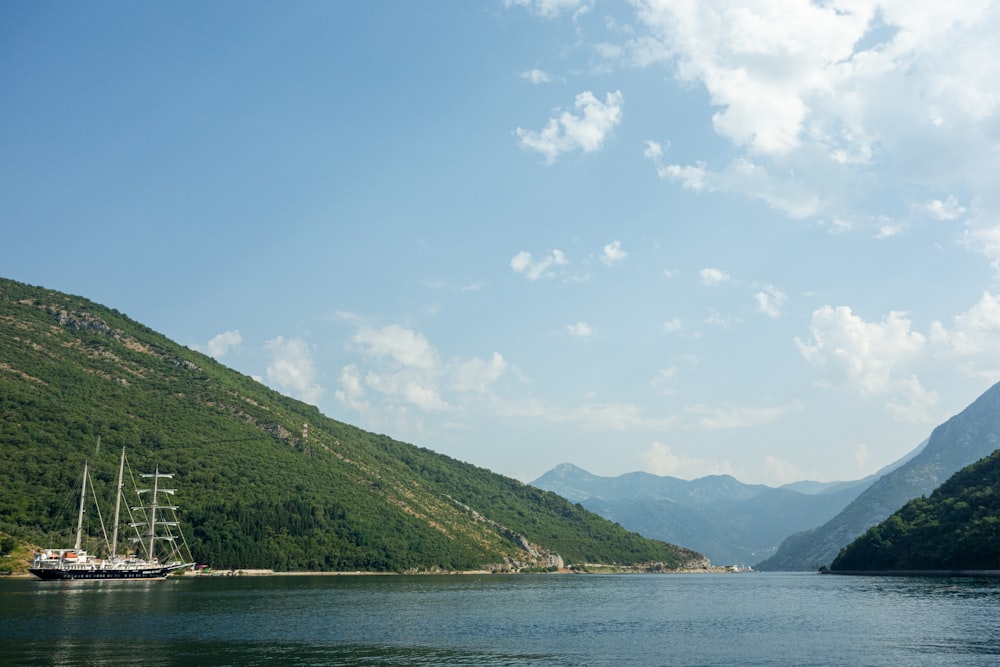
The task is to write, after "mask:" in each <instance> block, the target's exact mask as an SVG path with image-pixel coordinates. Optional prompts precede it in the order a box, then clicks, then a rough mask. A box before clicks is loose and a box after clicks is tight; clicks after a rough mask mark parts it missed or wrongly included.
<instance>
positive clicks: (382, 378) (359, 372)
mask: <svg viewBox="0 0 1000 667" xmlns="http://www.w3.org/2000/svg"><path fill="white" fill-rule="evenodd" d="M341 319H346V320H347V321H350V322H352V323H353V324H354V325H355V326H356V327H357V330H356V331H355V334H354V336H353V337H352V339H351V340H352V343H353V344H354V348H353V349H354V351H355V352H357V353H358V354H359V359H358V360H357V361H356V362H354V363H351V364H348V365H346V366H344V368H343V370H342V371H341V376H340V389H339V390H338V391H337V392H336V394H335V396H336V398H337V400H339V401H340V402H341V403H343V404H344V405H346V406H348V407H350V408H351V409H354V410H356V411H358V412H359V413H362V414H365V415H366V416H368V417H369V418H372V419H376V420H379V419H381V420H383V421H384V420H385V419H386V418H387V417H391V418H392V419H393V420H394V423H395V424H396V425H397V426H399V427H402V428H405V427H407V426H408V424H406V423H405V422H406V420H407V419H408V418H409V417H408V412H407V410H406V408H407V407H411V408H413V407H415V408H418V409H419V410H421V411H430V412H440V411H448V410H452V409H454V408H455V407H456V405H461V404H462V402H463V401H465V400H466V399H467V398H469V397H472V396H475V395H480V394H486V393H488V392H489V391H490V387H491V386H492V385H493V384H494V383H495V382H497V381H498V380H499V379H500V378H501V377H502V376H503V375H504V374H505V373H506V372H507V370H508V369H509V365H508V363H507V361H506V360H505V359H504V358H503V356H502V355H501V354H500V353H499V352H494V353H493V354H492V355H491V356H490V357H488V358H486V359H483V358H480V357H472V358H468V359H460V358H456V359H453V360H451V361H447V362H446V361H443V360H442V359H441V356H440V354H439V353H438V351H437V349H436V348H435V347H434V346H433V345H432V344H431V343H430V341H428V340H427V338H426V337H425V336H424V335H423V334H421V333H419V332H417V331H414V330H413V329H411V328H409V327H405V326H402V325H399V324H389V325H386V326H383V327H372V326H369V325H367V324H365V323H364V322H363V321H361V320H360V319H359V318H356V317H353V316H348V317H342V318H341ZM409 426H412V424H409Z"/></svg>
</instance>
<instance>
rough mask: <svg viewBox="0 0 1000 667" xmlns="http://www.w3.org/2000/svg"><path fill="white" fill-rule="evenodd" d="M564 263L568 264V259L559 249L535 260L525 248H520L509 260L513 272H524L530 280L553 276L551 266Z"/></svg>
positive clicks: (563, 264)
mask: <svg viewBox="0 0 1000 667" xmlns="http://www.w3.org/2000/svg"><path fill="white" fill-rule="evenodd" d="M566 264H569V260H568V259H566V255H565V254H564V253H563V251H562V250H559V249H555V250H553V251H552V254H550V255H549V256H548V257H543V258H542V259H540V260H536V259H535V258H534V257H533V256H532V254H531V253H530V252H528V251H527V250H522V251H521V252H519V253H517V254H516V255H514V257H513V259H511V260H510V268H511V269H513V270H514V273H521V274H524V276H525V277H526V278H527V279H528V280H530V281H532V282H534V281H536V280H538V279H539V278H553V277H554V276H555V272H553V271H552V268H553V267H555V266H565V265H566Z"/></svg>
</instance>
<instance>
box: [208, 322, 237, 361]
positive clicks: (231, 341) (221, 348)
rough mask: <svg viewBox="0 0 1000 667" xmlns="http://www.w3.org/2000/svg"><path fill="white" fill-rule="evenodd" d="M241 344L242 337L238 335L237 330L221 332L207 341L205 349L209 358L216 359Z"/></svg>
mask: <svg viewBox="0 0 1000 667" xmlns="http://www.w3.org/2000/svg"><path fill="white" fill-rule="evenodd" d="M242 342H243V336H241V335H240V332H239V330H235V329H234V330H231V331H223V332H222V333H220V334H219V335H218V336H215V337H214V338H212V340H210V341H208V345H207V347H206V349H207V351H208V354H209V356H212V357H215V358H216V359H218V358H220V357H223V356H225V354H226V353H227V352H229V350H232V349H235V348H237V347H239V346H240V344H241V343H242Z"/></svg>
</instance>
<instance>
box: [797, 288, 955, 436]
mask: <svg viewBox="0 0 1000 667" xmlns="http://www.w3.org/2000/svg"><path fill="white" fill-rule="evenodd" d="M811 333H812V339H811V340H810V341H803V340H800V339H799V338H796V339H795V344H796V346H797V347H798V349H799V352H800V353H801V354H802V356H803V357H804V358H805V359H806V360H807V361H809V362H810V363H812V364H813V365H815V366H817V367H820V368H823V369H824V370H826V371H827V372H828V377H829V379H830V381H831V382H833V383H836V384H842V383H846V384H848V385H849V386H851V387H852V388H854V389H855V390H856V391H857V392H858V393H859V394H860V395H861V396H863V397H873V396H887V397H888V399H889V401H890V404H889V407H890V409H892V410H893V412H894V413H896V414H897V415H899V416H904V413H906V412H907V406H914V405H916V404H923V405H925V406H929V405H933V404H934V402H935V401H936V395H935V394H933V392H929V391H927V390H926V389H924V387H923V386H922V385H921V384H920V382H919V381H918V380H917V378H916V376H915V375H912V374H908V373H907V371H906V369H907V368H908V367H911V366H912V365H913V364H915V363H916V362H917V361H918V360H919V359H920V357H921V355H923V354H924V353H925V352H926V351H927V338H926V337H925V336H924V335H923V334H921V333H919V332H916V331H912V330H911V327H910V321H909V319H907V317H906V314H905V313H901V312H897V311H892V312H890V313H889V314H888V315H886V316H885V318H883V320H882V321H881V322H865V321H864V320H862V319H861V318H860V317H858V316H857V315H855V314H854V313H853V312H851V309H850V308H848V307H847V306H840V307H837V308H833V307H831V306H823V307H822V308H818V309H817V310H815V311H814V312H813V315H812V324H811ZM909 415H910V416H911V417H917V416H918V415H917V414H916V413H915V412H912V411H911V412H909ZM926 416H927V415H926V413H925V414H924V415H923V417H926Z"/></svg>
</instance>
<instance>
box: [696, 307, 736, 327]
mask: <svg viewBox="0 0 1000 667" xmlns="http://www.w3.org/2000/svg"><path fill="white" fill-rule="evenodd" d="M703 321H704V322H705V324H708V325H710V326H713V327H719V328H720V329H728V328H729V327H731V326H733V325H734V324H738V323H739V322H740V321H741V320H740V319H739V318H738V317H729V316H726V315H723V314H722V313H719V312H717V311H714V310H713V311H712V312H711V313H709V315H708V317H706V318H705V319H704V320H703Z"/></svg>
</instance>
